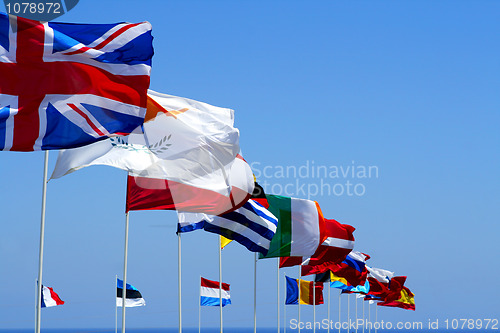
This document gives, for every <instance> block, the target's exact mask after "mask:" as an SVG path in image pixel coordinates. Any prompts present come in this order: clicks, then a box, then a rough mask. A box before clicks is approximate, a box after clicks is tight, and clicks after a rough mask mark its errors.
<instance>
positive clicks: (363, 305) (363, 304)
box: [361, 298, 365, 333]
mask: <svg viewBox="0 0 500 333" xmlns="http://www.w3.org/2000/svg"><path fill="white" fill-rule="evenodd" d="M361 304H362V307H363V333H365V299H364V298H363V303H361Z"/></svg>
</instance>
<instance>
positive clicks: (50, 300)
mask: <svg viewBox="0 0 500 333" xmlns="http://www.w3.org/2000/svg"><path fill="white" fill-rule="evenodd" d="M41 302H42V308H48V307H51V306H57V305H63V304H64V301H63V300H61V298H60V297H59V295H58V294H56V293H55V291H54V290H53V289H52V288H51V287H46V286H44V285H42V297H41Z"/></svg>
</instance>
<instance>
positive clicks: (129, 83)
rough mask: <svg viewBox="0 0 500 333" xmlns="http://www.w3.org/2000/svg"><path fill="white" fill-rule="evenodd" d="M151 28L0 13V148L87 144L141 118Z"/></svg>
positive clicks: (150, 53)
mask: <svg viewBox="0 0 500 333" xmlns="http://www.w3.org/2000/svg"><path fill="white" fill-rule="evenodd" d="M152 39H153V37H152V36H151V25H150V24H149V23H148V22H143V23H136V24H131V23H118V24H70V23H54V22H38V21H32V20H28V19H25V18H21V17H15V16H8V15H7V14H4V13H0V150H11V151H34V150H49V149H63V148H74V147H79V146H84V145H87V144H89V143H92V142H96V141H98V140H101V139H105V138H107V137H109V136H110V135H112V134H128V133H131V132H132V131H133V130H135V129H136V128H137V127H138V126H141V124H142V123H143V121H144V116H145V113H146V101H147V89H148V87H149V75H150V72H151V58H152V56H153V46H152Z"/></svg>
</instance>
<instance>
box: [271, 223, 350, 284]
mask: <svg viewBox="0 0 500 333" xmlns="http://www.w3.org/2000/svg"><path fill="white" fill-rule="evenodd" d="M325 230H326V234H327V238H326V239H325V241H324V242H323V243H322V244H321V245H320V246H319V247H318V249H317V250H316V252H315V253H314V254H313V256H312V257H310V258H302V257H282V258H280V268H281V267H290V266H295V265H300V264H302V265H303V267H302V271H303V272H304V273H306V274H304V273H303V274H302V275H309V274H319V273H324V272H326V271H328V269H329V268H328V267H329V266H330V265H334V264H337V263H340V262H342V261H343V260H345V259H346V256H347V255H348V254H349V253H350V252H351V250H352V249H353V248H354V236H353V235H352V234H353V232H354V230H356V229H355V228H354V227H352V226H350V225H348V224H340V223H339V222H337V221H335V220H333V219H325Z"/></svg>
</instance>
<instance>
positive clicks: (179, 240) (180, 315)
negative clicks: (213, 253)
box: [177, 232, 182, 333]
mask: <svg viewBox="0 0 500 333" xmlns="http://www.w3.org/2000/svg"><path fill="white" fill-rule="evenodd" d="M177 256H178V258H177V280H178V284H179V285H178V287H177V288H178V289H179V290H178V293H179V295H178V297H179V299H178V302H179V304H178V305H179V333H182V288H181V287H182V285H181V281H182V274H181V233H180V232H178V233H177Z"/></svg>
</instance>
